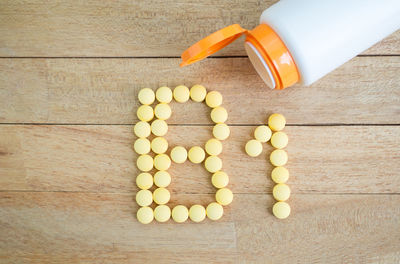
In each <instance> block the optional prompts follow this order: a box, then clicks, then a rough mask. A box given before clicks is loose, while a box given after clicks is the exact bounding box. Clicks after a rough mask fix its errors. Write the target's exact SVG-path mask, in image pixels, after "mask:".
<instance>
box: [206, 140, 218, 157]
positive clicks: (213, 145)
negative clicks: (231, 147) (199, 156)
mask: <svg viewBox="0 0 400 264" xmlns="http://www.w3.org/2000/svg"><path fill="white" fill-rule="evenodd" d="M205 149H206V152H207V153H208V154H210V155H214V156H217V155H219V154H221V152H222V143H221V141H219V140H217V139H215V138H212V139H209V140H208V141H207V142H206V145H205Z"/></svg>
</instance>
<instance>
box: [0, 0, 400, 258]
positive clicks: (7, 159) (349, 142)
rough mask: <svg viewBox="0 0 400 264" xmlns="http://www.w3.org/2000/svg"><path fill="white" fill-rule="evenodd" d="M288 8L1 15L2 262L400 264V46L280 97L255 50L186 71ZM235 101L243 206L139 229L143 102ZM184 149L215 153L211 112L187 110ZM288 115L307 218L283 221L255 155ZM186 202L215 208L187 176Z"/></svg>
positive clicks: (298, 191) (206, 189)
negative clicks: (191, 51)
mask: <svg viewBox="0 0 400 264" xmlns="http://www.w3.org/2000/svg"><path fill="white" fill-rule="evenodd" d="M273 2H275V1H273V0H269V1H259V0H246V1H233V0H222V1H211V0H198V1H180V0H178V1H177V0H174V1H172V0H163V1H161V0H159V1H152V2H150V1H132V0H120V1H95V0H91V1H79V0H71V1H61V0H54V1H14V0H3V1H1V2H0V56H1V59H0V122H1V125H0V188H1V193H0V262H1V263H77V262H82V263H168V262H171V263H172V262H179V263H255V262H258V263H399V262H400V196H399V194H400V126H399V124H400V84H399V83H400V32H397V33H395V34H393V35H392V36H390V37H388V38H387V39H385V40H383V41H382V42H381V43H379V44H377V45H375V46H374V47H372V48H371V49H369V50H367V51H366V52H364V53H363V54H362V55H360V56H358V57H356V58H354V59H353V60H351V61H350V62H348V63H346V64H345V65H343V66H342V67H340V68H339V69H337V70H335V71H334V72H332V73H330V74H329V75H328V76H326V77H324V78H323V79H321V80H320V81H318V82H316V83H315V84H314V85H312V86H310V87H302V86H296V87H292V88H289V89H286V90H284V91H271V90H269V89H267V88H266V87H265V85H264V84H263V83H262V81H261V79H260V78H259V77H258V76H257V74H256V73H255V71H254V69H253V68H252V66H251V65H250V63H249V60H248V59H247V57H246V56H245V52H244V49H243V46H242V44H243V40H238V41H237V42H236V43H234V44H233V45H231V46H229V47H227V48H226V49H224V50H223V51H221V52H219V53H217V54H216V55H215V57H213V58H210V59H207V60H205V61H203V62H200V63H196V64H194V65H192V66H189V67H185V68H179V67H178V64H179V62H180V59H179V56H180V53H181V52H182V51H183V50H184V49H186V48H187V47H188V46H189V45H191V44H192V43H193V42H194V41H197V40H198V39H200V38H202V37H204V36H206V35H208V34H210V33H211V32H213V31H215V30H218V29H220V28H222V27H224V26H227V25H229V24H233V23H239V24H241V25H242V26H243V27H244V28H249V29H250V28H253V27H255V26H256V25H257V23H258V18H259V15H260V14H261V12H262V10H264V9H265V8H267V7H268V6H270V5H271V4H272V3H273ZM197 83H201V84H203V85H205V86H206V87H207V88H208V89H210V90H218V91H220V92H221V93H222V94H223V96H224V106H225V107H226V108H227V109H228V111H229V120H228V121H229V124H230V125H231V132H232V133H231V137H230V138H229V140H227V141H225V142H224V152H223V155H222V159H223V162H224V169H225V170H226V172H227V173H228V174H229V175H230V179H231V182H230V185H229V186H230V188H231V189H232V190H233V191H234V194H235V198H234V202H233V203H232V204H231V205H230V206H228V207H226V210H225V215H224V217H223V218H222V219H221V220H220V221H217V222H211V221H210V220H205V221H204V222H203V223H201V224H194V223H192V222H190V221H188V222H186V223H185V224H176V223H174V222H172V221H169V222H168V223H166V224H160V223H155V222H153V223H151V224H149V225H142V224H139V223H138V222H137V220H136V217H135V213H136V211H137V209H138V206H137V205H136V203H135V201H134V195H135V193H136V192H137V191H138V189H137V187H136V185H135V177H136V175H137V174H138V170H137V169H136V166H135V160H136V154H135V153H134V152H133V150H132V145H133V142H134V140H135V137H134V135H133V132H132V130H133V124H135V123H136V122H137V119H136V116H135V111H136V109H137V107H138V101H137V92H138V90H139V89H140V88H142V87H151V88H152V89H156V88H157V87H159V86H162V85H168V86H170V87H175V86H176V85H178V84H186V85H188V86H191V85H193V84H197ZM172 108H173V117H172V118H171V120H169V123H170V131H169V133H168V135H167V138H168V140H169V142H170V144H171V145H177V144H182V145H183V146H186V147H189V146H193V145H195V144H204V141H205V140H206V139H208V138H209V137H210V134H211V120H210V119H209V116H208V115H209V110H208V109H207V108H206V107H205V106H204V105H200V104H195V103H187V104H183V105H182V104H172ZM272 112H280V113H283V114H284V115H285V116H286V117H287V121H288V126H287V128H286V132H287V133H288V135H289V137H290V143H289V146H288V148H287V151H288V153H289V157H290V161H289V163H288V166H287V167H288V168H289V170H290V173H291V177H290V180H289V182H288V184H289V185H290V186H291V188H292V191H293V194H292V196H291V198H290V205H291V206H292V214H291V216H290V217H289V218H288V219H286V220H284V221H282V220H277V219H276V218H275V217H274V216H272V214H271V207H272V205H273V203H274V201H273V198H272V195H271V189H272V186H273V183H272V181H271V179H270V176H269V175H270V172H271V169H272V167H271V165H270V164H269V163H268V162H267V160H266V157H267V155H268V153H269V152H270V151H271V147H268V146H267V147H265V149H264V152H263V154H262V155H261V156H260V157H258V158H250V157H248V156H246V155H245V154H244V151H243V148H244V144H245V142H246V141H247V140H249V139H250V138H251V137H252V135H251V134H252V132H253V130H254V128H255V126H256V125H259V124H263V123H265V122H266V119H267V117H268V115H269V114H270V113H272ZM170 172H171V174H172V175H173V182H172V184H171V186H170V188H169V189H170V190H171V192H172V198H171V205H176V204H184V205H191V204H193V203H201V204H207V203H208V202H211V201H213V199H214V193H215V189H214V188H213V187H212V185H211V183H210V175H209V174H208V173H206V171H205V170H204V169H203V168H202V166H199V165H193V164H189V163H185V164H184V165H173V168H171V170H170Z"/></svg>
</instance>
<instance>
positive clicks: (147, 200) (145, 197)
mask: <svg viewBox="0 0 400 264" xmlns="http://www.w3.org/2000/svg"><path fill="white" fill-rule="evenodd" d="M136 202H137V204H138V205H140V206H149V205H150V204H151V203H152V202H153V195H152V194H151V192H150V191H149V190H140V191H138V192H137V193H136Z"/></svg>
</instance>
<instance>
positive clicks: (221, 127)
mask: <svg viewBox="0 0 400 264" xmlns="http://www.w3.org/2000/svg"><path fill="white" fill-rule="evenodd" d="M230 133H231V131H230V130H229V127H228V125H227V124H216V125H215V126H214V127H213V135H214V137H215V138H216V139H219V140H225V139H227V138H228V137H229V134H230Z"/></svg>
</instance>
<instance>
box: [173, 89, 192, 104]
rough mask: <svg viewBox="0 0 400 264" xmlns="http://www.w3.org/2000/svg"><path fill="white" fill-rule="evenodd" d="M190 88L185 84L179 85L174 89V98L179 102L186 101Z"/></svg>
mask: <svg viewBox="0 0 400 264" xmlns="http://www.w3.org/2000/svg"><path fill="white" fill-rule="evenodd" d="M189 96H190V92H189V88H187V87H186V86H185V85H179V86H177V87H175V89H174V99H175V101H177V102H179V103H185V102H187V101H188V100H189Z"/></svg>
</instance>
